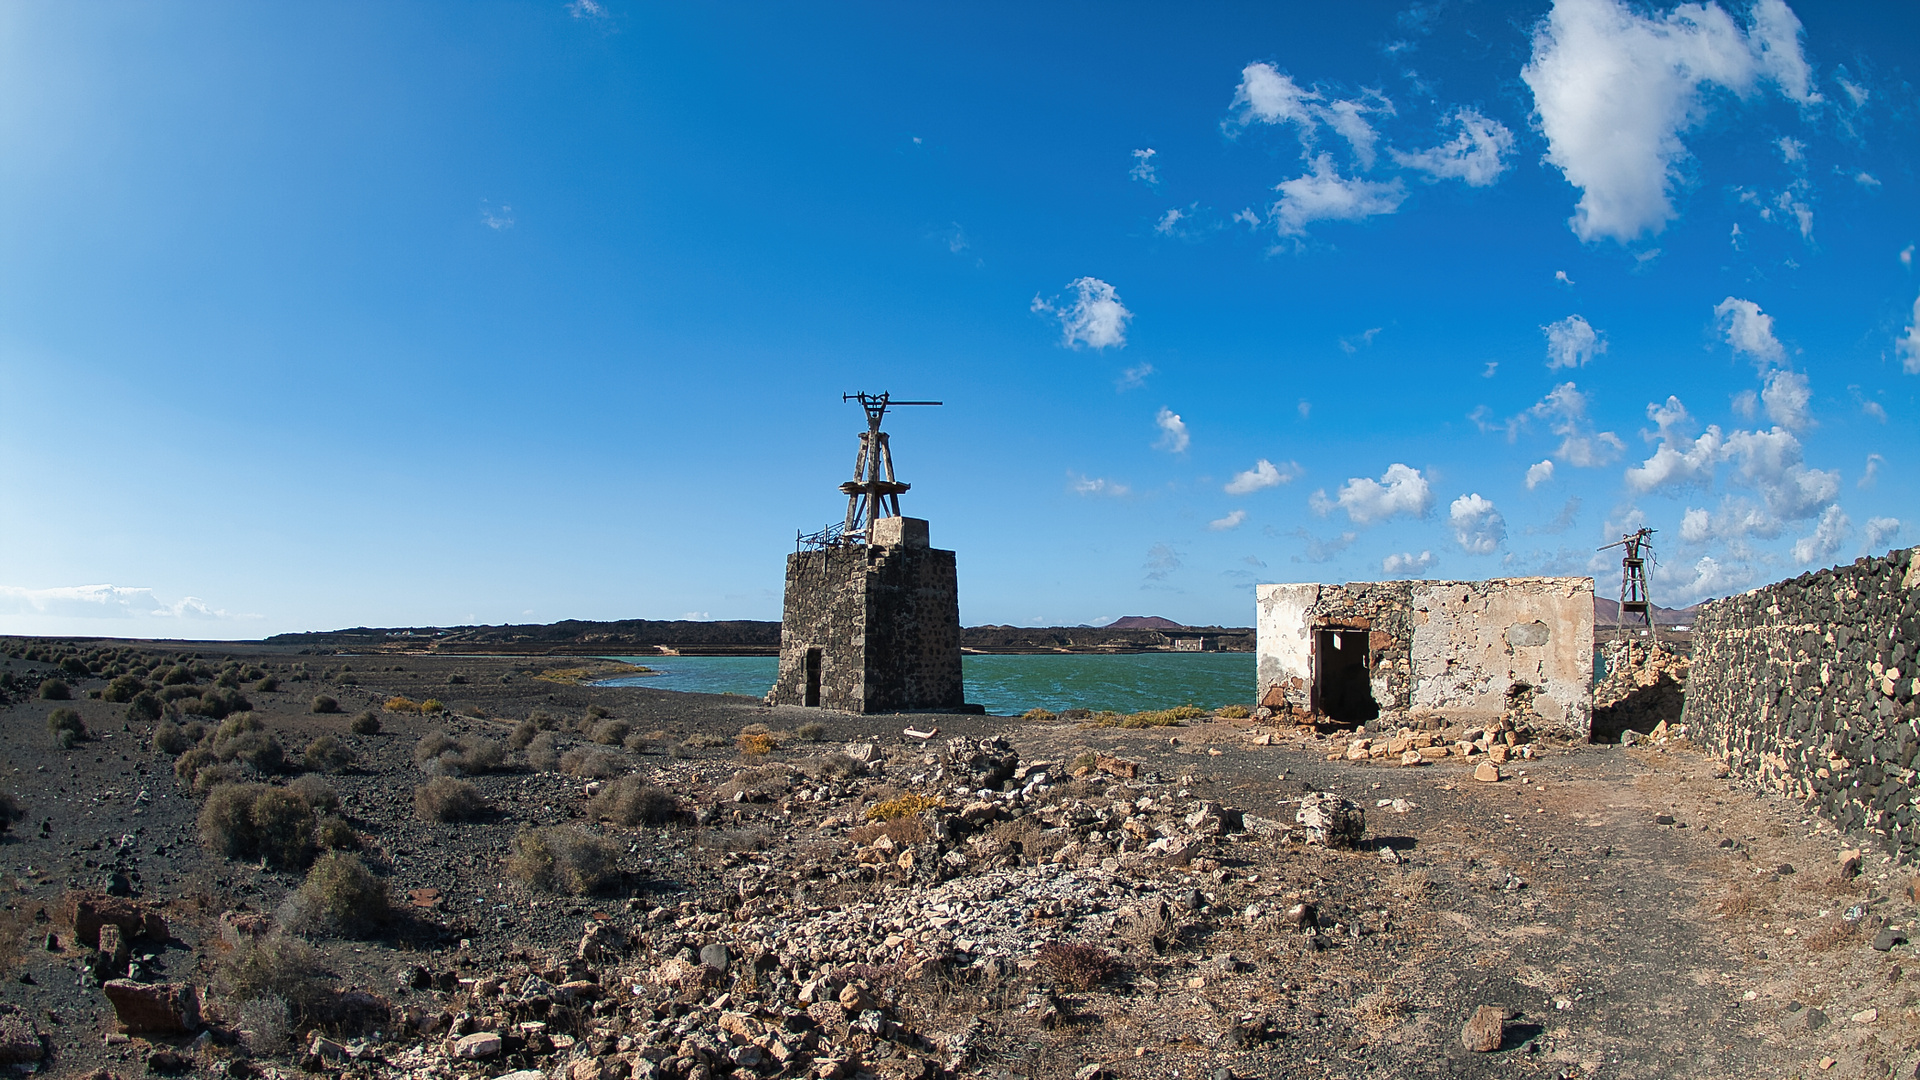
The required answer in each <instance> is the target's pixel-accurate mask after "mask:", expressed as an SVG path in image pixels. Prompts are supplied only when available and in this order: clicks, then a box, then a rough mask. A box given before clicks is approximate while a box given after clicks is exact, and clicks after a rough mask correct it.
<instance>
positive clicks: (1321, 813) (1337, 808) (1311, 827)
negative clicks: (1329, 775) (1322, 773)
mask: <svg viewBox="0 0 1920 1080" xmlns="http://www.w3.org/2000/svg"><path fill="white" fill-rule="evenodd" d="M1294 821H1296V822H1298V823H1299V824H1300V825H1302V826H1303V827H1305V829H1306V839H1307V843H1309V844H1320V845H1322V846H1325V847H1336V848H1351V847H1358V846H1359V844H1360V838H1361V836H1363V835H1365V833H1366V831H1367V815H1366V811H1364V810H1362V809H1360V806H1359V804H1357V803H1355V802H1353V801H1351V800H1349V799H1344V798H1342V797H1340V796H1339V795H1336V794H1334V793H1333V792H1330V791H1309V792H1307V793H1306V794H1305V795H1304V796H1302V797H1301V799H1300V810H1299V811H1298V812H1297V813H1296V814H1295V815H1294Z"/></svg>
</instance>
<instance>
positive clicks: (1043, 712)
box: [1020, 709, 1060, 724]
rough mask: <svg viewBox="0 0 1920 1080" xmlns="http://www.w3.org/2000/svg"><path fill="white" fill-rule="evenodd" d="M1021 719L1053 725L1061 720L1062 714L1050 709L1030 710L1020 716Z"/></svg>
mask: <svg viewBox="0 0 1920 1080" xmlns="http://www.w3.org/2000/svg"><path fill="white" fill-rule="evenodd" d="M1020 719H1022V720H1030V721H1032V722H1034V723H1036V724H1051V723H1053V722H1054V721H1055V720H1058V719H1060V714H1059V713H1056V712H1053V711H1051V710H1048V709H1028V710H1027V711H1026V712H1023V713H1021V714H1020Z"/></svg>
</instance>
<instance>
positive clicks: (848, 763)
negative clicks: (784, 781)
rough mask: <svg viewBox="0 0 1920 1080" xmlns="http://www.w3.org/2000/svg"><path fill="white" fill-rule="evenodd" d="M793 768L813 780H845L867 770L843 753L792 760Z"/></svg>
mask: <svg viewBox="0 0 1920 1080" xmlns="http://www.w3.org/2000/svg"><path fill="white" fill-rule="evenodd" d="M794 768H796V769H799V770H800V771H801V772H803V773H806V774H807V775H808V776H811V777H813V778H814V779H815V780H846V779H849V778H851V777H855V776H860V775H862V774H863V773H865V772H866V771H867V767H866V766H865V765H862V764H860V763H859V762H858V761H855V760H853V759H852V758H851V757H848V756H847V755H845V754H826V755H823V756H821V757H814V758H805V759H803V760H801V761H796V762H794Z"/></svg>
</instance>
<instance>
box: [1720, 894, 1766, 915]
mask: <svg viewBox="0 0 1920 1080" xmlns="http://www.w3.org/2000/svg"><path fill="white" fill-rule="evenodd" d="M1761 906H1762V905H1761V902H1760V898H1759V897H1757V896H1755V895H1754V894H1753V893H1751V892H1748V891H1746V890H1744V889H1742V890H1738V891H1735V892H1730V893H1728V894H1727V895H1726V896H1723V897H1721V898H1720V902H1719V903H1718V904H1715V905H1714V907H1713V911H1714V914H1716V915H1725V916H1727V917H1728V918H1738V917H1739V916H1742V915H1751V914H1753V913H1754V912H1755V911H1756V910H1757V909H1759V908H1760V907H1761Z"/></svg>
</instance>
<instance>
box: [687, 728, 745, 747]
mask: <svg viewBox="0 0 1920 1080" xmlns="http://www.w3.org/2000/svg"><path fill="white" fill-rule="evenodd" d="M732 741H733V740H732V739H729V738H727V737H726V736H725V735H719V734H715V733H714V732H711V731H697V732H694V733H693V734H692V735H689V736H687V737H686V740H685V741H684V743H683V744H682V745H685V746H690V747H693V748H694V749H696V750H712V749H714V748H716V747H721V746H726V745H727V744H728V743H731V742H732Z"/></svg>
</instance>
